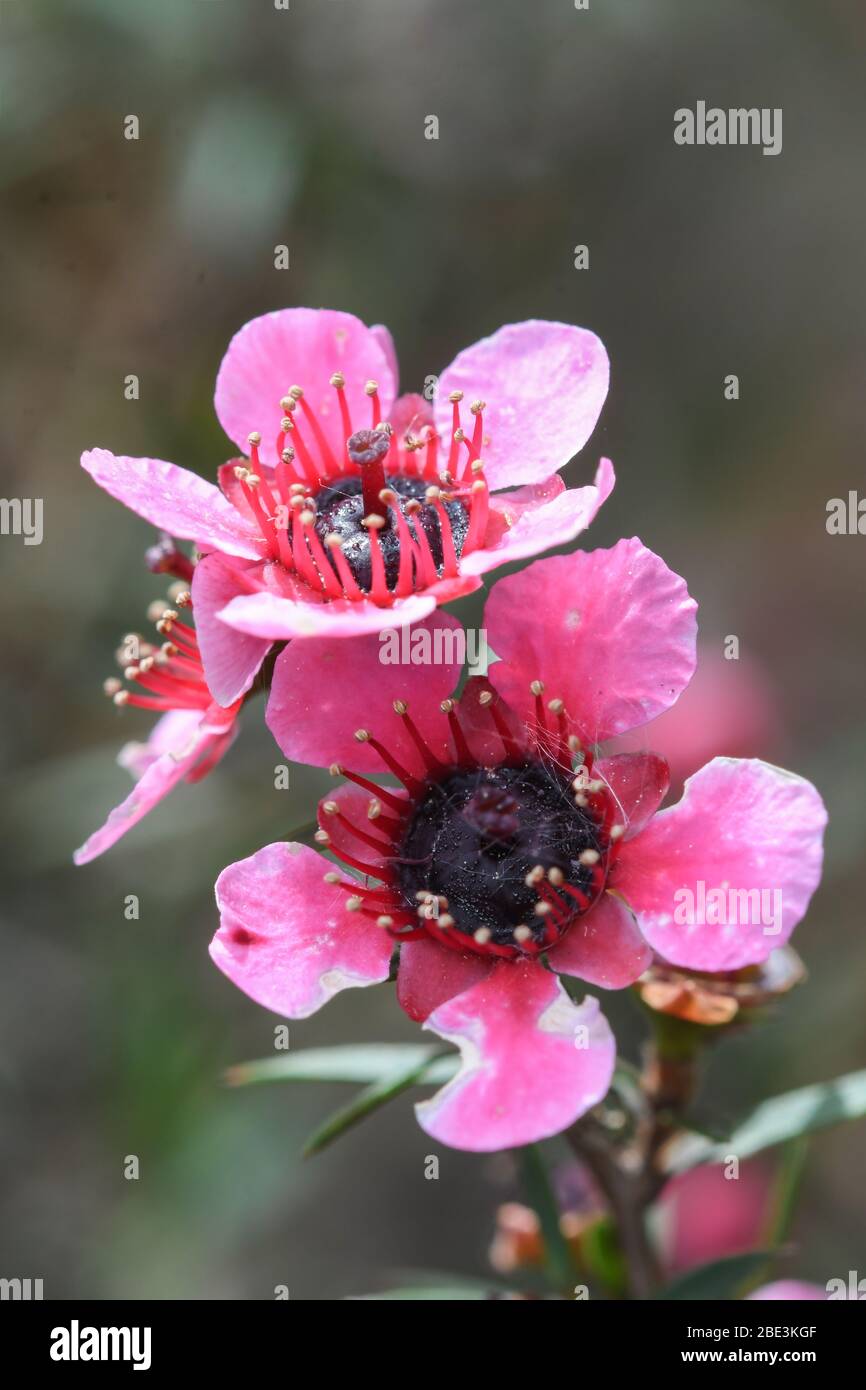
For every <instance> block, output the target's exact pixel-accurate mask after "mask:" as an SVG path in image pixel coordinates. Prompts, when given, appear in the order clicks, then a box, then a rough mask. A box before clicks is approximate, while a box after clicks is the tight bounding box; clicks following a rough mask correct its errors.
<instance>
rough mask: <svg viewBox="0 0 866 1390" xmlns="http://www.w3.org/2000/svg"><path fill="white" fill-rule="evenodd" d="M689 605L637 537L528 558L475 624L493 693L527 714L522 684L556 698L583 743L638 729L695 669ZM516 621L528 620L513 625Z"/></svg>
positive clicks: (679, 585)
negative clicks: (538, 684) (482, 637)
mask: <svg viewBox="0 0 866 1390" xmlns="http://www.w3.org/2000/svg"><path fill="white" fill-rule="evenodd" d="M696 609H697V605H696V603H695V602H694V600H693V599H691V598H689V595H688V590H687V589H686V586H685V583H684V581H683V580H682V579H680V578H679V576H678V575H676V574H674V573H673V572H672V571H671V570H669V569H668V567H667V565H666V564H665V563H664V561H662V560H660V559H659V557H658V556H657V555H654V554H653V553H652V551H651V550H647V549H646V547H645V546H644V545H642V544H641V542H640V541H639V540H637V539H636V538H635V539H632V540H627V541H620V542H619V543H618V544H617V545H615V546H614V547H613V549H612V550H593V551H589V552H587V551H577V552H575V553H574V554H573V555H555V556H551V557H550V558H548V559H546V560H536V561H535V562H534V564H531V565H529V566H528V568H527V569H525V570H523V571H522V572H521V573H519V574H513V575H510V576H509V577H508V578H507V579H500V580H499V582H498V583H497V584H495V585H494V586H493V589H492V592H491V594H490V598H489V599H488V601H487V607H486V608H485V610H484V622H485V626H486V628H487V634H488V638H489V641H490V645H491V646H492V648H493V650H494V651H495V652H496V653H497V655H499V656H500V657H501V658H502V660H501V661H499V662H497V663H496V664H495V665H493V666H491V668H490V679H491V680H492V682H493V684H494V685H495V686H496V688H497V690H499V691H500V693H501V694H502V695H503V696H504V697H505V699H507V700H508V702H509V703H510V704H511V705H512V706H513V708H514V709H515V710H516V711H517V712H518V713H519V714H520V715H522V716H523V717H525V718H527V719H529V718H531V717H532V708H533V696H532V695H531V693H530V689H529V686H530V682H531V681H533V680H542V681H543V682H544V686H545V699H551V698H553V697H558V698H559V699H562V700H564V701H565V706H566V710H567V712H568V714H569V715H570V717H571V719H572V721H573V722H574V723H575V724H576V726H577V728H578V730H579V731H580V733H581V734H582V736H583V738H584V740H585V741H586V742H587V743H600V742H602V741H603V740H604V739H606V738H610V737H611V736H612V735H614V734H620V733H624V732H625V731H626V730H627V729H633V728H636V727H637V726H638V725H639V724H645V723H646V722H647V720H649V719H652V718H654V717H655V715H657V714H660V713H661V711H662V710H663V709H667V707H668V706H669V705H671V704H673V702H674V701H675V700H676V698H677V696H678V695H679V693H680V691H681V690H683V689H684V687H685V686H686V685H687V684H688V682H689V679H690V677H691V674H692V672H693V670H694V668H695V634H696V631H697V622H696V619H695V612H696ZM516 615H531V618H529V617H528V616H527V620H526V621H520V622H518V621H516Z"/></svg>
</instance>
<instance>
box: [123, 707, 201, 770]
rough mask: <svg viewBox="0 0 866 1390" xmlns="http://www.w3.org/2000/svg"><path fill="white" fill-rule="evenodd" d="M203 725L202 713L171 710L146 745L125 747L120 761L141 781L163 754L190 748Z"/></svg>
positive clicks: (158, 721)
mask: <svg viewBox="0 0 866 1390" xmlns="http://www.w3.org/2000/svg"><path fill="white" fill-rule="evenodd" d="M201 722H202V716H201V710H197V709H172V710H169V712H168V714H163V715H162V716H161V717H160V718H159V719H157V721H156V723H155V724H154V726H153V728H152V729H151V731H150V734H149V736H148V738H147V741H146V742H145V743H125V744H124V745H123V747H122V748H121V750H120V752H119V753H118V755H117V761H118V762H119V764H120V766H121V767H125V768H126V770H127V772H130V773H131V774H132V776H133V777H134V778H135V779H136V781H138V779H139V777H143V776H144V774H145V772H146V771H147V769H148V768H149V767H150V766H151V764H153V763H155V762H156V760H157V758H159V757H161V755H162V754H163V753H175V752H177V751H178V750H179V749H183V748H185V747H187V745H188V744H189V741H190V739H191V738H193V737H194V736H195V733H196V730H197V729H198V728H199V726H200V724H201Z"/></svg>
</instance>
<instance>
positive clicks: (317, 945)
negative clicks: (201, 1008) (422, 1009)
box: [210, 844, 392, 1018]
mask: <svg viewBox="0 0 866 1390" xmlns="http://www.w3.org/2000/svg"><path fill="white" fill-rule="evenodd" d="M330 867H331V866H330V865H329V863H328V861H327V860H325V859H322V858H321V856H320V855H318V854H316V853H315V851H314V850H311V849H309V848H308V847H307V846H306V845H298V844H273V845H266V846H265V848H264V849H260V850H259V851H258V853H257V854H253V855H251V856H250V858H249V859H241V860H239V861H238V863H236V864H230V865H229V867H228V868H227V869H224V870H223V872H222V873H221V874H220V876H219V878H218V879H217V885H216V898H217V905H218V907H219V910H220V927H219V931H218V932H217V933H216V936H215V937H214V939H213V941H212V942H211V946H210V954H211V958H212V960H213V961H214V963H215V964H216V965H217V966H218V967H219V969H220V970H221V971H222V972H223V974H224V975H227V976H228V978H229V979H230V980H231V981H232V983H233V984H236V985H237V987H238V989H241V990H243V992H244V994H248V995H249V996H250V998H251V999H254V1000H255V1001H256V1003H257V1004H261V1005H262V1006H263V1007H264V1008H266V1009H271V1010H272V1011H273V1012H274V1013H278V1014H283V1015H285V1017H286V1018H307V1017H308V1016H309V1015H310V1014H312V1013H315V1012H316V1010H317V1009H320V1008H321V1007H322V1005H323V1004H326V1003H327V1002H328V1000H329V999H331V998H332V997H333V996H334V995H335V994H337V993H338V991H339V990H341V989H349V988H352V987H355V986H363V985H374V984H379V983H380V982H381V981H382V980H385V979H387V978H388V971H389V967H390V961H391V951H392V942H391V939H390V937H389V936H388V934H387V932H384V931H382V929H381V927H377V926H376V924H375V920H374V919H373V918H370V917H365V916H363V915H362V914H361V913H360V912H347V911H346V907H345V902H346V897H345V894H344V893H342V892H340V890H339V889H337V888H334V887H333V886H332V885H331V884H328V883H325V882H324V878H323V875H324V874H325V873H326V872H327V871H328V869H329V868H330Z"/></svg>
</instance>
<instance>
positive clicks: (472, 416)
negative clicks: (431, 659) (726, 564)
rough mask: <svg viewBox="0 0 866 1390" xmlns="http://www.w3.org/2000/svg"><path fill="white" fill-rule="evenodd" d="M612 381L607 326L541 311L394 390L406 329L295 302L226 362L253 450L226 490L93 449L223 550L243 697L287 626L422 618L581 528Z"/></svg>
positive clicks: (212, 603)
mask: <svg viewBox="0 0 866 1390" xmlns="http://www.w3.org/2000/svg"><path fill="white" fill-rule="evenodd" d="M292 382H297V383H299V384H297V385H293V384H291V383H292ZM607 384H608V360H607V355H606V353H605V351H604V348H603V346H602V344H601V343H600V342H599V340H598V338H596V337H595V336H594V334H592V333H589V332H587V331H586V330H585V329H581V328H573V327H571V326H570V325H568V324H562V323H546V322H542V321H538V320H530V321H529V322H526V323H519V324H511V325H508V326H506V327H504V328H501V329H500V330H499V331H498V332H497V333H495V334H494V335H493V336H492V337H491V338H485V339H482V341H481V342H479V343H476V344H475V345H474V346H473V347H470V348H467V349H466V350H465V351H464V352H462V353H460V354H459V355H458V357H457V358H456V359H455V360H454V362H453V363H452V364H451V366H450V367H448V368H446V370H445V371H444V372H443V374H442V376H441V378H440V380H439V384H438V394H437V397H436V404H435V408H433V409H431V407H430V406H429V405H428V404H427V402H426V401H425V400H424V399H423V398H422V397H420V396H411V395H410V396H402V397H400V398H399V399H395V397H396V389H397V364H396V357H395V353H394V347H393V344H392V342H391V337H390V334H389V333H388V331H387V329H385V328H383V327H381V326H377V327H373V328H368V327H366V326H365V325H364V324H363V323H361V322H360V320H359V319H356V318H355V317H354V316H353V315H351V314H345V313H340V312H337V311H336V310H331V309H318V310H316V309H283V310H280V311H278V312H276V313H272V314H266V315H264V316H263V317H261V318H257V319H253V320H252V322H251V323H248V324H247V325H246V327H245V328H243V329H241V331H240V332H239V333H238V334H236V336H235V337H234V338H233V339H232V342H231V344H230V345H229V349H228V352H227V353H226V355H225V357H224V359H223V362H222V366H221V367H220V370H219V375H218V377H217V386H216V410H217V415H218V416H219V418H220V421H221V423H222V425H223V426H224V428H225V430H226V432H227V433H228V434H229V435H230V436H231V438H232V439H233V440H234V441H235V443H236V444H237V445H238V446H239V447H240V448H241V449H242V450H245V449H249V461H246V460H244V459H238V460H235V461H234V463H232V464H226V465H224V466H223V467H222V468H221V469H220V485H221V488H222V491H220V490H219V489H218V488H216V487H214V486H213V485H212V484H210V483H207V482H205V481H204V480H203V479H201V478H199V477H197V476H196V475H194V474H192V473H188V472H187V471H186V470H185V469H182V468H178V467H176V466H175V465H174V464H172V463H165V462H163V461H162V460H159V459H146V458H145V459H136V458H127V457H123V456H116V455H114V454H111V453H109V452H108V451H107V450H105V449H92V450H90V451H89V452H87V453H85V454H84V455H83V456H82V460H81V461H82V464H83V466H84V468H86V469H87V471H88V472H89V473H90V474H91V476H92V477H93V478H94V479H95V480H96V482H98V483H99V484H100V486H101V487H103V488H105V490H106V491H107V492H109V493H110V494H111V496H112V497H115V498H117V499H118V500H119V501H121V502H123V503H125V504H126V506H128V507H130V508H131V509H132V510H133V511H135V512H137V513H138V514H139V515H140V516H143V517H144V518H145V519H146V520H148V521H150V522H152V523H153V524H154V525H156V526H159V527H161V528H162V529H164V530H166V531H168V532H170V533H171V534H172V535H174V536H178V537H180V538H182V539H186V540H192V541H195V543H196V545H197V546H198V547H199V549H200V550H201V551H202V552H207V554H206V556H205V559H204V560H203V561H202V562H201V563H200V564H199V565H198V567H197V570H196V575H195V582H194V597H195V601H196V607H197V613H198V631H199V641H200V643H201V652H202V657H203V660H204V666H205V670H206V672H207V678H208V683H209V685H210V688H211V690H212V691H213V693H214V696H215V698H216V699H218V700H219V702H220V704H223V705H229V704H232V703H233V702H234V701H235V700H237V699H238V698H239V697H240V696H241V695H243V694H244V693H245V692H246V691H247V690H248V689H249V688H250V685H251V684H252V681H253V679H254V678H255V674H256V672H257V670H258V668H259V666H260V665H261V662H262V660H263V658H264V655H265V653H266V652H267V650H268V648H269V646H270V645H271V643H272V642H274V641H285V640H288V639H289V638H292V637H309V636H331V637H346V636H356V635H359V634H362V633H365V632H378V631H380V630H381V629H383V628H385V627H395V626H400V625H404V624H407V623H412V622H417V621H419V620H420V619H421V618H423V617H425V616H426V615H427V614H428V613H430V612H432V611H433V609H434V608H435V607H436V606H437V604H440V603H446V602H448V601H449V600H450V599H454V598H458V597H459V596H460V595H461V594H466V593H470V592H471V591H472V590H473V589H477V588H478V587H479V586H480V584H481V575H482V574H484V573H485V572H486V571H487V570H489V569H493V568H494V567H495V566H497V565H500V564H504V563H506V562H508V561H512V560H519V559H524V558H525V557H527V556H530V555H535V554H537V553H538V552H539V551H541V550H545V549H547V548H549V547H551V546H555V545H561V544H562V543H563V542H565V541H569V540H572V539H573V538H574V537H575V536H577V535H578V534H579V532H581V531H582V530H584V529H585V528H586V527H587V526H588V525H589V523H590V522H591V521H592V519H593V517H594V516H595V514H596V512H597V511H598V509H599V507H600V506H601V504H602V503H603V502H604V500H605V499H606V498H607V496H608V495H609V493H610V491H611V489H612V487H613V483H614V475H613V468H612V466H611V464H610V462H609V460H607V459H602V461H601V463H600V464H599V468H598V471H597V474H596V478H595V482H594V483H593V484H592V485H590V486H587V487H581V488H576V489H573V490H571V491H568V490H566V489H565V486H564V484H563V482H562V479H561V478H560V476H559V474H558V472H557V470H558V469H560V468H561V467H563V466H564V465H565V464H566V463H567V462H568V461H569V459H570V458H571V457H572V455H574V454H575V453H576V452H577V451H578V450H580V449H581V448H582V447H583V445H584V444H585V443H586V440H587V439H588V438H589V436H590V434H591V433H592V430H593V428H594V426H595V422H596V420H597V419H598V415H599V412H600V411H601V407H602V405H603V404H604V399H605V396H606V394H607ZM482 395H486V396H488V397H489V401H490V404H489V405H486V404H485V402H484V401H483V400H481V399H480V398H481V396H482ZM464 397H466V399H467V400H468V410H467V409H466V408H465V406H464V405H462V403H463V402H464ZM515 484H518V485H519V486H518V487H517V488H516V489H515V490H512V491H506V492H501V493H497V492H496V489H501V488H513V486H514V485H515Z"/></svg>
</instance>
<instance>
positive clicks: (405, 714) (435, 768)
mask: <svg viewBox="0 0 866 1390" xmlns="http://www.w3.org/2000/svg"><path fill="white" fill-rule="evenodd" d="M394 712H395V713H396V714H399V716H400V718H401V719H402V720H403V723H404V724H405V725H406V728H407V729H408V731H409V736H410V738H411V739H412V742H413V743H414V744H415V747H416V748H417V749H418V752H419V753H420V755H421V759H422V761H423V763H424V766H425V767H426V769H427V771H428V772H439V771H440V770H441V768H442V764H441V763H440V761H439V759H438V758H437V757H436V756H435V754H434V753H433V752H432V751H431V750H430V749H429V748H428V747H427V744H426V743H425V742H424V739H423V738H422V736H421V734H420V733H419V731H418V729H417V728H416V726H415V724H414V722H413V720H412V719H411V717H410V715H409V707H408V705H407V704H406V702H405V700H395V701H394Z"/></svg>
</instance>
